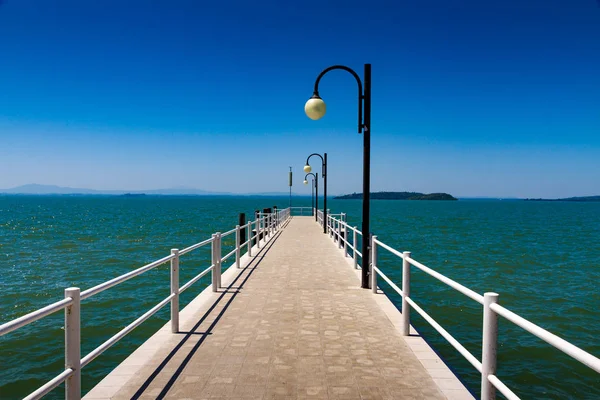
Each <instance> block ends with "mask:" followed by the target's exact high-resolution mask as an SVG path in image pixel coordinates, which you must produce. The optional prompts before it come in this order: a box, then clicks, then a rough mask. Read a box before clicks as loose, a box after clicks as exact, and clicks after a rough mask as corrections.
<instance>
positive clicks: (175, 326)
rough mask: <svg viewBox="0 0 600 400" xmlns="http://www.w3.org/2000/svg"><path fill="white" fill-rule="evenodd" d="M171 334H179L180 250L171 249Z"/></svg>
mask: <svg viewBox="0 0 600 400" xmlns="http://www.w3.org/2000/svg"><path fill="white" fill-rule="evenodd" d="M171 254H172V255H173V256H175V257H174V258H173V259H171V294H173V295H175V296H174V297H173V298H172V299H171V332H172V333H177V332H179V249H171Z"/></svg>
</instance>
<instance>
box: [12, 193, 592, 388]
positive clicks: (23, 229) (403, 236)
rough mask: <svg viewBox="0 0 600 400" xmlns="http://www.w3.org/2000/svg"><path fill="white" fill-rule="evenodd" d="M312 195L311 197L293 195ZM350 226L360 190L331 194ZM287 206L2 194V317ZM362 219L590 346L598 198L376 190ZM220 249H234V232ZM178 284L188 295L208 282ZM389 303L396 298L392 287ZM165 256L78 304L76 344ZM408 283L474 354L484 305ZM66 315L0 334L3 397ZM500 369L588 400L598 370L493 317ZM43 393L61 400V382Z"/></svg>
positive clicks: (49, 364) (92, 334)
mask: <svg viewBox="0 0 600 400" xmlns="http://www.w3.org/2000/svg"><path fill="white" fill-rule="evenodd" d="M293 203H294V204H293V205H306V206H308V205H310V199H298V198H295V199H294V200H293ZM330 204H331V209H332V211H333V212H340V211H343V212H347V213H348V220H349V222H350V223H351V224H353V225H360V210H361V208H360V206H361V202H360V201H355V200H344V201H340V200H338V201H336V200H330ZM273 205H278V206H280V208H283V207H286V206H287V205H288V199H287V198H264V197H153V196H148V197H132V198H127V197H60V196H56V197H53V196H39V197H38V196H0V288H1V290H0V322H6V321H8V320H11V319H13V318H16V317H18V316H20V315H23V314H25V313H27V312H30V311H33V310H35V309H37V308H39V307H42V306H44V305H47V304H49V303H51V302H54V301H56V300H59V299H60V298H62V297H63V291H64V288H65V287H69V286H78V287H81V288H82V290H83V289H87V288H89V287H91V286H94V285H96V284H98V283H101V282H104V281H106V280H108V279H110V278H112V277H115V276H118V275H120V274H123V273H125V272H127V271H130V270H132V269H134V268H136V267H139V266H141V265H143V264H144V263H147V262H150V261H153V260H155V259H157V258H160V257H163V256H165V255H168V254H169V251H170V249H171V248H177V247H178V248H183V247H186V246H188V245H190V244H193V243H195V242H198V241H200V240H203V239H205V238H208V237H209V236H210V234H211V233H213V232H216V231H226V230H229V229H231V228H232V227H234V226H235V224H236V223H237V216H238V213H239V212H246V213H248V214H250V213H251V212H252V211H253V210H254V209H258V208H263V207H270V206H273ZM372 229H373V232H375V233H376V234H377V235H378V236H379V238H380V240H382V241H383V242H385V243H387V244H389V245H392V246H393V247H395V248H398V249H400V250H410V251H412V252H413V257H414V258H416V259H417V260H419V261H421V262H423V263H424V264H426V265H428V266H430V267H432V268H434V269H436V270H437V271H439V272H441V273H443V274H445V275H447V276H449V277H451V278H453V279H455V280H457V281H459V282H460V283H462V284H464V285H466V286H468V287H470V288H471V289H473V290H475V291H477V292H479V293H483V292H486V291H496V292H498V293H500V302H501V303H502V304H503V305H504V306H506V307H508V308H509V309H511V310H513V311H515V312H517V313H519V314H520V315H522V316H523V317H525V318H528V319H530V320H532V321H533V322H535V323H537V324H539V325H541V326H542V327H545V328H547V329H549V330H551V331H552V332H554V333H557V334H559V335H560V336H562V337H563V338H565V339H566V340H569V341H571V342H573V343H574V344H576V345H577V346H580V347H582V348H583V349H585V350H587V351H589V352H591V353H592V354H595V355H599V354H600V339H599V338H600V318H598V316H599V315H600V314H599V311H598V310H599V309H600V290H599V288H598V284H599V283H600V204H599V203H595V204H593V203H588V204H586V203H536V202H532V203H530V202H518V201H458V202H411V201H373V203H372ZM224 245H225V248H224V251H227V252H228V251H229V250H228V249H232V248H233V246H234V242H233V238H232V237H230V240H229V241H226V242H225V243H224ZM209 258H210V251H209V249H208V248H203V249H201V250H198V251H196V252H193V253H190V254H188V255H186V256H184V257H182V259H181V281H182V282H185V281H187V280H189V279H190V278H191V277H193V276H194V275H196V274H197V273H198V272H200V271H201V270H202V269H204V268H206V267H207V266H208V264H209ZM379 259H380V264H381V269H382V270H383V271H384V272H385V273H386V274H387V275H388V276H389V277H390V278H392V279H393V280H394V281H396V282H400V278H401V262H399V260H397V259H396V258H394V257H393V256H391V255H389V254H385V252H384V251H383V250H382V251H381V253H380V256H379ZM209 279H210V277H205V278H204V279H203V280H201V281H200V282H198V283H196V284H195V285H194V286H193V287H192V288H191V289H189V290H188V291H187V292H186V293H184V294H183V295H182V304H183V305H185V304H187V303H188V302H189V301H190V300H191V299H192V298H193V297H194V296H195V295H196V294H198V293H199V292H200V291H201V290H202V289H204V288H205V287H206V286H207V285H208V283H209ZM384 289H385V290H386V293H388V295H389V296H390V297H391V298H392V300H393V301H394V302H396V303H397V304H399V299H398V297H397V296H395V295H394V293H392V291H391V290H389V288H385V287H384ZM168 293H169V272H168V266H166V265H165V266H163V267H160V268H157V269H155V270H152V271H150V272H148V273H145V274H143V275H141V276H139V277H136V278H134V279H132V280H130V281H128V282H126V283H124V284H121V285H119V286H117V287H114V288H111V289H109V290H107V291H105V292H102V293H101V294H99V295H97V296H94V297H93V298H91V299H88V300H85V301H84V302H83V303H82V354H83V355H85V354H87V353H89V352H90V351H91V350H93V349H94V348H96V347H97V346H98V345H99V344H101V343H102V342H103V341H105V340H106V339H108V338H109V337H110V336H112V335H114V334H115V333H117V332H118V331H119V330H120V329H122V328H123V327H124V326H126V325H127V324H129V323H130V322H131V321H133V320H134V319H135V318H136V317H138V316H139V315H141V314H143V313H144V312H145V311H146V310H148V309H149V308H151V307H152V306H154V305H155V304H156V303H158V302H159V301H161V300H162V299H163V298H165V297H166V296H167V295H168ZM412 294H413V297H414V298H415V299H416V301H417V302H418V303H420V304H421V306H422V307H423V308H424V309H425V310H426V311H428V312H429V313H430V314H431V315H432V316H434V318H436V320H438V322H440V323H441V324H442V325H443V326H444V327H445V328H446V329H447V330H448V331H449V332H450V333H451V334H452V335H454V336H455V337H456V338H457V339H458V340H459V341H460V342H461V343H463V344H464V345H465V346H466V347H467V349H469V350H470V351H471V352H472V353H473V354H475V355H476V356H477V358H480V353H481V350H480V346H481V307H480V306H479V305H478V304H477V303H475V302H474V301H472V300H470V299H468V298H467V297H465V296H462V295H460V294H458V293H456V292H454V291H453V290H451V289H448V288H447V287H446V286H445V285H443V284H441V283H439V282H437V281H435V280H434V279H433V278H430V277H428V276H427V275H425V274H423V273H421V272H419V271H416V270H413V275H412ZM167 320H168V307H167V308H165V309H164V310H163V311H161V312H159V313H158V314H157V315H155V317H153V318H151V319H149V320H148V321H147V322H145V323H144V324H143V325H142V326H140V327H139V328H137V329H136V330H134V331H133V332H132V333H131V334H130V335H128V336H126V337H125V338H124V339H123V340H122V341H121V342H119V343H118V344H117V345H115V346H114V347H112V348H111V349H109V350H108V351H106V352H105V353H104V354H102V355H101V356H100V357H98V358H97V359H96V360H94V361H93V362H92V363H91V364H90V365H88V366H87V367H86V368H85V369H84V370H83V388H84V390H85V391H87V390H89V389H90V388H91V387H93V386H94V385H95V384H96V383H97V382H98V381H99V380H100V379H101V378H102V377H103V376H104V375H106V374H107V373H108V372H109V371H110V370H111V369H112V368H114V367H115V366H116V365H118V363H119V362H121V361H122V360H123V359H124V358H125V357H126V356H127V355H128V354H129V353H131V351H132V349H133V348H135V347H137V346H139V345H140V344H141V343H143V341H144V340H145V339H147V338H148V337H149V336H151V335H152V333H153V332H155V331H156V330H157V329H158V328H160V327H161V326H162V325H163V324H164V323H165V322H166V321H167ZM413 323H414V324H415V326H416V327H417V329H419V331H420V332H421V333H422V334H423V335H424V336H425V337H426V339H427V340H428V341H429V342H430V343H432V344H433V345H434V346H435V348H436V350H437V351H438V352H439V353H440V355H441V356H442V357H443V358H444V359H445V360H447V362H448V363H449V364H450V365H451V367H452V368H453V369H454V370H455V371H456V372H457V373H458V374H459V376H460V377H461V379H463V380H464V381H465V383H466V384H467V385H468V387H469V388H470V389H471V390H472V391H474V392H475V393H477V392H478V391H479V379H480V378H479V376H478V374H477V373H475V370H474V369H473V368H472V367H471V366H470V364H468V363H467V362H466V361H464V360H463V359H462V356H460V355H458V353H457V352H456V351H455V350H454V349H453V348H452V347H451V346H449V345H448V344H446V342H445V341H444V339H443V338H441V337H440V336H439V335H438V334H437V333H436V332H435V331H434V330H433V329H432V328H430V327H429V326H428V324H427V323H426V322H425V321H423V320H421V319H419V318H417V317H416V316H415V317H414V318H413ZM62 326H63V315H62V314H61V313H57V314H55V315H53V316H51V317H47V318H44V319H42V320H40V321H37V322H35V323H34V324H31V325H29V326H27V327H25V328H22V329H19V330H17V331H15V332H12V333H10V334H8V335H6V336H3V337H0V398H1V399H17V398H21V397H23V396H24V395H26V394H28V393H30V392H31V391H32V390H33V389H35V388H37V387H38V386H40V385H42V384H43V383H45V382H46V381H48V380H49V379H51V378H52V377H54V376H55V375H57V374H58V373H59V372H61V371H62V369H63V366H64V355H63V353H64V348H63V340H64V339H63V337H64V331H63V330H62ZM499 340H500V345H499V349H498V376H500V378H501V379H502V380H503V381H504V382H505V383H507V384H508V385H509V387H511V388H513V390H514V391H515V392H516V393H517V394H519V395H520V396H521V397H522V398H548V399H571V398H573V399H598V398H600V378H599V376H598V374H596V373H594V372H592V371H591V370H589V369H587V368H585V367H582V366H581V365H580V364H579V363H577V362H574V361H572V360H571V359H570V358H569V357H567V356H565V355H563V354H562V353H560V352H559V351H557V350H554V349H553V348H552V347H551V346H549V345H546V344H545V343H544V342H542V341H541V340H538V339H536V338H535V337H533V336H531V335H530V334H528V333H526V332H524V331H522V330H521V329H520V328H517V327H515V326H514V325H512V324H511V323H509V322H508V321H505V320H502V319H501V320H500V338H499ZM48 398H56V399H58V398H64V393H63V390H62V388H61V389H57V390H55V391H54V392H53V393H52V394H51V395H49V396H48Z"/></svg>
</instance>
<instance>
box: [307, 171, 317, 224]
mask: <svg viewBox="0 0 600 400" xmlns="http://www.w3.org/2000/svg"><path fill="white" fill-rule="evenodd" d="M309 175H312V176H313V177H314V179H313V185H312V188H311V190H310V200H311V201H310V204H311V205H312V209H313V212H314V213H315V221H318V219H317V212H316V211H315V210H318V209H319V173H318V172H317V173H316V174H313V173H312V172H310V173H308V174H306V176H305V177H304V184H305V185H308V181H307V180H306V178H308V176H309ZM315 193H316V196H315Z"/></svg>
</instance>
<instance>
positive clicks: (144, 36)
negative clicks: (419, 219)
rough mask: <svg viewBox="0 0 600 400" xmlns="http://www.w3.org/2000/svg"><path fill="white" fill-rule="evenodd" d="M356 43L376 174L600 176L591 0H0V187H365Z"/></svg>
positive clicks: (406, 184) (517, 183)
mask: <svg viewBox="0 0 600 400" xmlns="http://www.w3.org/2000/svg"><path fill="white" fill-rule="evenodd" d="M365 62H370V63H372V65H373V112H372V132H373V133H372V134H373V137H372V189H373V190H374V191H375V190H410V191H422V192H432V191H444V192H449V193H452V194H454V195H457V196H501V197H508V196H520V197H540V196H541V197H561V196H571V195H590V194H600V6H599V3H598V1H597V0H527V1H523V0H506V1H481V0H468V1H462V0H452V1H448V0H419V1H401V0H396V1H392V0H390V1H377V0H372V1H360V2H354V1H347V0H345V1H337V0H336V1H320V2H306V1H270V2H267V1H227V0H222V1H176V0H170V1H166V0H164V1H146V0H144V1H142V0H127V1H115V0H103V1H98V0H86V1H81V0H69V1H67V0H55V1H41V0H0V188H9V187H13V186H17V185H22V184H26V183H41V184H56V185H61V186H73V187H87V188H95V189H131V190H134V189H151V188H165V187H173V186H189V187H195V188H199V189H206V190H215V191H231V192H251V191H286V190H287V176H286V173H287V171H288V166H293V167H294V171H295V173H296V175H295V181H294V191H296V192H302V191H308V192H309V190H310V189H309V188H305V187H304V186H303V185H302V186H301V181H302V178H303V175H304V174H303V173H302V166H303V164H304V161H305V158H306V156H307V155H308V154H309V153H312V152H328V154H329V160H330V166H329V180H330V192H331V193H342V192H353V191H356V192H360V191H361V190H362V183H361V182H362V175H361V174H362V173H361V171H362V136H361V135H359V134H358V133H357V132H356V101H357V100H356V91H357V89H356V83H355V82H354V80H353V79H352V77H351V76H350V75H348V74H346V73H344V72H341V71H337V72H334V73H331V74H329V75H327V76H326V78H324V79H323V81H322V82H321V90H320V91H321V95H322V96H323V98H324V99H325V101H326V102H327V104H328V113H327V115H326V116H325V118H323V119H322V120H320V121H311V120H309V119H308V118H307V117H306V116H305V114H304V110H303V107H304V103H305V101H306V100H307V98H308V97H310V95H311V94H312V87H313V84H314V79H315V78H316V76H317V75H318V73H319V72H320V71H321V70H322V69H323V68H325V67H327V66H330V65H332V64H345V65H348V66H350V67H353V68H355V69H356V70H357V71H358V72H359V73H360V74H361V75H362V68H363V64H364V63H365ZM315 165H316V161H315ZM300 175H302V176H300ZM309 193H310V192H309Z"/></svg>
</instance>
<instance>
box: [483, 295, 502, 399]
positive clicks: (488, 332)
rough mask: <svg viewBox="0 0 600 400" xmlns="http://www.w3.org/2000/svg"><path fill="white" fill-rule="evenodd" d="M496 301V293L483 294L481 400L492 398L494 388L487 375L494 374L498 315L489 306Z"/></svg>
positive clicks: (494, 395) (494, 393)
mask: <svg viewBox="0 0 600 400" xmlns="http://www.w3.org/2000/svg"><path fill="white" fill-rule="evenodd" d="M495 303H498V293H492V292H488V293H484V294H483V342H482V344H481V400H494V399H495V398H496V388H495V387H494V385H492V383H491V382H490V381H489V379H488V376H489V375H495V374H496V351H497V346H498V315H497V314H496V313H495V312H494V310H492V309H491V308H490V306H491V305H492V304H495Z"/></svg>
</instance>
